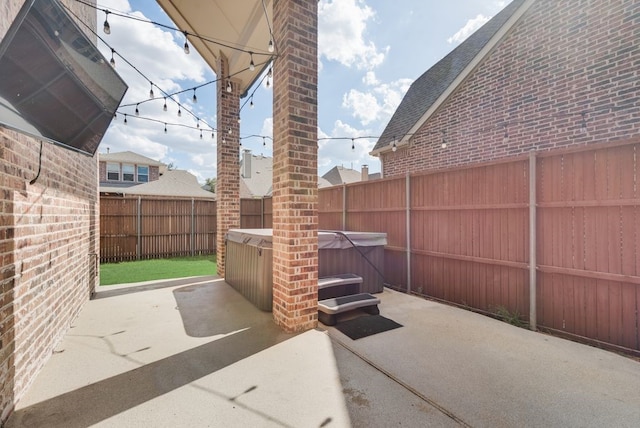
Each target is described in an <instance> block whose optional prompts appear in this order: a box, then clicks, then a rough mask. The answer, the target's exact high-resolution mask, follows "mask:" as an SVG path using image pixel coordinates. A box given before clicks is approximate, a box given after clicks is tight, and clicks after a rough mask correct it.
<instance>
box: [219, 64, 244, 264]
mask: <svg viewBox="0 0 640 428" xmlns="http://www.w3.org/2000/svg"><path fill="white" fill-rule="evenodd" d="M218 70H220V78H221V80H220V81H219V82H218V84H217V103H218V104H217V112H218V122H217V126H218V146H217V149H216V152H217V180H216V200H217V219H218V225H217V235H216V263H217V269H218V275H220V276H222V277H224V273H225V261H226V245H227V243H226V239H227V231H228V230H229V229H233V228H239V227H240V174H238V171H239V170H240V124H239V123H238V117H239V115H240V92H239V88H240V85H238V84H237V83H236V82H234V81H233V80H231V89H232V90H231V92H227V76H228V75H229V65H228V62H227V59H226V58H225V57H224V56H223V55H220V58H219V59H218ZM229 130H231V133H229Z"/></svg>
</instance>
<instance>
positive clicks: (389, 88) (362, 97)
mask: <svg viewBox="0 0 640 428" xmlns="http://www.w3.org/2000/svg"><path fill="white" fill-rule="evenodd" d="M364 81H365V82H367V83H368V85H369V86H371V88H370V89H367V90H366V91H364V92H363V91H359V90H357V89H351V90H350V91H349V92H348V93H346V94H344V95H343V97H342V107H344V108H347V109H351V114H352V116H353V117H355V118H356V119H358V120H359V121H360V123H361V124H362V125H364V126H366V125H369V124H371V123H373V122H376V121H377V122H380V123H381V124H383V125H384V124H386V123H387V122H388V120H389V119H390V118H391V116H392V115H393V113H394V112H395V111H396V109H397V108H398V105H400V102H401V101H402V97H403V96H404V94H405V93H406V92H407V90H408V89H409V86H410V85H411V83H412V81H411V79H398V80H396V81H394V82H390V83H380V82H379V81H378V80H377V78H376V77H375V75H371V74H369V73H367V75H365V78H364Z"/></svg>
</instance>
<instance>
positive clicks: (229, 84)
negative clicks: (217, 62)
mask: <svg viewBox="0 0 640 428" xmlns="http://www.w3.org/2000/svg"><path fill="white" fill-rule="evenodd" d="M231 91H233V88H232V87H231V80H227V92H231Z"/></svg>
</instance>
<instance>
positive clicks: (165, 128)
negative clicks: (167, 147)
mask: <svg viewBox="0 0 640 428" xmlns="http://www.w3.org/2000/svg"><path fill="white" fill-rule="evenodd" d="M164 133H165V134H166V133H167V124H166V123H165V124H164Z"/></svg>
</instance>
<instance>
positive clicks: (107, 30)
mask: <svg viewBox="0 0 640 428" xmlns="http://www.w3.org/2000/svg"><path fill="white" fill-rule="evenodd" d="M110 13H111V12H109V11H108V10H105V11H104V26H103V27H102V30H103V31H104V34H111V25H109V14H110Z"/></svg>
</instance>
